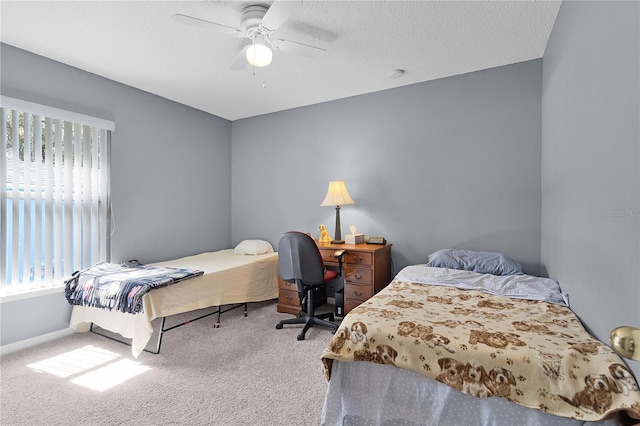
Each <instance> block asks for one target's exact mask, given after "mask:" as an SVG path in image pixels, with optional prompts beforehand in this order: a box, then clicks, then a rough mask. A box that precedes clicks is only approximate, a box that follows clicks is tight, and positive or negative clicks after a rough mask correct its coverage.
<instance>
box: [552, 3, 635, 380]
mask: <svg viewBox="0 0 640 426" xmlns="http://www.w3.org/2000/svg"><path fill="white" fill-rule="evenodd" d="M639 21H640V10H639V3H638V2H563V4H562V7H561V8H560V12H559V15H558V18H557V21H556V24H555V27H554V29H553V32H552V34H551V39H550V41H549V44H548V46H547V50H546V53H545V56H544V65H543V90H542V111H543V114H542V252H541V253H542V262H543V263H544V265H545V266H546V268H547V270H548V272H549V275H550V276H551V277H553V278H554V279H556V280H558V281H559V282H560V285H561V286H562V288H563V289H564V290H565V291H568V292H569V293H570V296H571V302H572V307H573V309H574V310H575V311H576V313H577V314H578V315H579V316H580V318H581V319H582V320H583V321H584V323H585V324H586V325H587V327H589V328H590V329H591V330H592V331H593V332H594V333H595V335H596V336H597V337H598V338H599V339H601V340H603V341H605V342H606V341H608V336H609V332H610V331H611V330H612V329H613V328H614V327H616V326H620V325H632V326H635V327H640V309H639V305H640V226H639V223H640V213H639V209H640V199H639V197H640V127H639V117H640V108H639V102H640V72H639V66H640V57H639V52H640V42H639V40H640V33H639V29H638V28H639ZM639 364H640V363H638V362H636V361H630V362H629V365H630V367H632V368H633V369H634V372H635V374H636V377H640V365H639Z"/></svg>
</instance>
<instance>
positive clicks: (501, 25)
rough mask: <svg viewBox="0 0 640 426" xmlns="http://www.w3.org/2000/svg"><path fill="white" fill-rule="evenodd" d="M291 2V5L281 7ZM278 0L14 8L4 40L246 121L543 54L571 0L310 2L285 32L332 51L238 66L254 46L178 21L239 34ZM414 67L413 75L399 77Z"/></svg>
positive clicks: (19, 4) (5, 22)
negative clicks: (179, 17) (244, 17)
mask: <svg viewBox="0 0 640 426" xmlns="http://www.w3.org/2000/svg"><path fill="white" fill-rule="evenodd" d="M280 1H288V0H280ZM271 3H272V1H267V2H259V1H255V2H251V1H249V2H246V1H171V0H169V1H81V2H73V1H60V2H57V1H46V2H35V1H6V0H3V1H2V2H1V3H0V8H1V9H0V14H1V27H0V29H1V35H0V39H1V41H2V42H4V43H7V44H9V45H12V46H15V47H19V48H21V49H25V50H28V51H31V52H34V53H36V54H39V55H42V56H45V57H47V58H51V59H54V60H56V61H59V62H63V63H65V64H69V65H72V66H74V67H77V68H80V69H83V70H86V71H89V72H91V73H94V74H98V75H101V76H104V77H107V78H109V79H112V80H115V81H118V82H121V83H124V84H127V85H130V86H133V87H136V88H139V89H142V90H145V91H147V92H150V93H154V94H157V95H159V96H162V97H164V98H167V99H171V100H174V101H176V102H180V103H182V104H185V105H189V106H192V107H194V108H197V109H200V110H203V111H206V112H209V113H211V114H215V115H217V116H220V117H223V118H226V119H229V120H237V119H241V118H245V117H251V116H256V115H260V114H266V113H270V112H275V111H281V110H285V109H290V108H295V107H300V106H305V105H311V104H315V103H319V102H325V101H329V100H334V99H340V98H345V97H348V96H353V95H359V94H363V93H370V92H375V91H379V90H384V89H389V88H393V87H398V86H403V85H408V84H413V83H418V82H423V81H428V80H433V79H437V78H442V77H447V76H452V75H458V74H463V73H467V72H472V71H477V70H480V69H485V68H492V67H496V66H501V65H507V64H512V63H516V62H521V61H526V60H530V59H536V58H540V57H542V56H543V54H544V49H545V47H546V44H547V40H548V38H549V35H550V33H551V29H552V28H553V23H554V21H555V18H556V15H557V12H558V9H559V7H560V2H552V1H532V0H520V1H317V0H313V1H304V2H303V4H302V6H301V7H300V8H299V9H298V10H297V11H296V12H295V13H294V14H293V15H292V16H291V17H290V18H289V19H288V20H287V21H286V22H285V23H284V24H283V25H282V26H281V27H280V28H279V29H278V31H277V32H276V34H275V36H276V38H284V39H288V40H292V41H296V42H300V43H304V44H308V45H313V46H318V47H322V48H323V49H326V50H327V52H326V53H324V54H323V55H322V57H320V58H316V59H309V58H306V57H302V56H297V55H294V54H291V53H285V52H277V51H276V52H274V58H273V62H272V64H271V65H270V66H268V67H266V68H256V69H255V71H254V70H253V69H252V68H251V67H250V66H247V67H245V68H244V69H242V70H239V71H232V70H229V65H230V64H231V62H232V61H233V59H234V58H235V56H236V54H237V53H238V51H239V50H240V49H241V47H242V44H243V42H244V40H243V39H240V38H235V37H232V36H229V35H226V34H223V33H221V32H217V31H213V30H209V29H204V28H197V27H192V26H187V25H180V24H178V23H175V22H174V21H173V20H172V19H171V16H172V15H173V14H175V13H181V14H185V15H191V16H195V17H198V18H201V19H206V20H209V21H215V22H218V23H221V24H224V25H228V26H231V27H239V25H240V17H241V11H242V9H243V8H244V7H246V6H248V5H252V4H261V5H265V6H269V5H270V4H271ZM394 69H404V70H406V72H405V74H404V75H403V76H402V77H401V78H395V79H394V78H391V76H390V74H391V72H392V71H393V70H394Z"/></svg>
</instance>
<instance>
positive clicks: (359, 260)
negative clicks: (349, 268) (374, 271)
mask: <svg viewBox="0 0 640 426" xmlns="http://www.w3.org/2000/svg"><path fill="white" fill-rule="evenodd" d="M353 260H354V261H355V262H354V263H362V258H361V257H354V258H353Z"/></svg>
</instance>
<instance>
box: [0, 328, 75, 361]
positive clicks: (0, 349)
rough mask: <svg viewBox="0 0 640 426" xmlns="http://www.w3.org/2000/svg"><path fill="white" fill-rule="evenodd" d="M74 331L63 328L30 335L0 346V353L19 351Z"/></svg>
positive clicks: (68, 334)
mask: <svg viewBox="0 0 640 426" xmlns="http://www.w3.org/2000/svg"><path fill="white" fill-rule="evenodd" d="M75 333H76V331H75V330H74V329H73V328H64V329H62V330H58V331H52V332H51V333H47V334H42V335H40V336H36V337H31V338H29V339H25V340H20V341H19V342H14V343H9V344H8V345H4V346H0V355H5V354H10V353H12V352H17V351H21V350H23V349H27V348H31V347H33V346H37V345H41V344H43V343H46V342H50V341H52V340H56V339H61V338H63V337H67V336H71V335H72V334H75Z"/></svg>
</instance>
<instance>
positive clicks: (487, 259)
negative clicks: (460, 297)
mask: <svg viewBox="0 0 640 426" xmlns="http://www.w3.org/2000/svg"><path fill="white" fill-rule="evenodd" d="M427 266H433V267H436V268H449V269H459V270H463V271H473V272H478V273H480V274H493V275H521V274H522V266H521V265H520V264H519V263H518V262H516V261H515V260H513V259H511V258H510V257H507V256H505V255H504V254H502V253H493V252H488V251H473V250H459V249H442V250H438V251H436V252H435V253H431V254H430V255H429V259H428V263H427Z"/></svg>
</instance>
